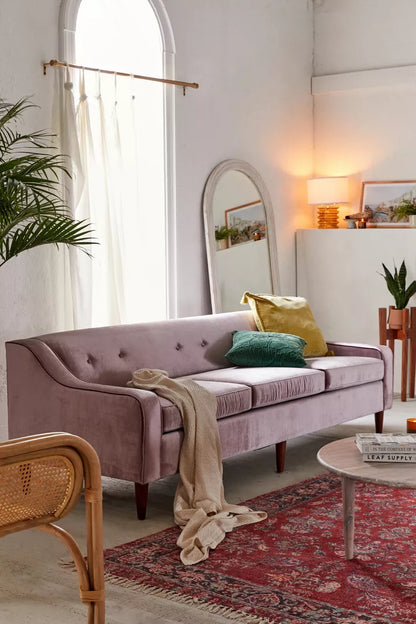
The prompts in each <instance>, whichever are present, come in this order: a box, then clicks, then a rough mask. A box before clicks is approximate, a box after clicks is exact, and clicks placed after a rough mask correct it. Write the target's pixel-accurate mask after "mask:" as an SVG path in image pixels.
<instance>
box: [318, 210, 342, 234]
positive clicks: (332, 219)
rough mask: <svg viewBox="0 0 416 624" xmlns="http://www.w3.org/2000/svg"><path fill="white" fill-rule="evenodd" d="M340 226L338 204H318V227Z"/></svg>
mask: <svg viewBox="0 0 416 624" xmlns="http://www.w3.org/2000/svg"><path fill="white" fill-rule="evenodd" d="M337 227H338V206H318V228H319V229H320V230H329V229H333V228H337Z"/></svg>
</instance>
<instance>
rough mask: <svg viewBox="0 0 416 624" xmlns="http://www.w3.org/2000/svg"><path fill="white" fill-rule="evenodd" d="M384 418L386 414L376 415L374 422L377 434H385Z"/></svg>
mask: <svg viewBox="0 0 416 624" xmlns="http://www.w3.org/2000/svg"><path fill="white" fill-rule="evenodd" d="M383 418H384V412H376V413H375V414H374V420H375V423H376V433H383Z"/></svg>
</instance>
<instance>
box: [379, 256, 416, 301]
mask: <svg viewBox="0 0 416 624" xmlns="http://www.w3.org/2000/svg"><path fill="white" fill-rule="evenodd" d="M382 265H383V269H384V275H383V274H382V273H380V275H382V277H384V279H385V280H386V283H387V288H388V290H389V292H390V293H391V294H392V295H393V297H394V301H395V303H396V308H397V310H403V309H404V308H405V307H406V306H407V304H408V303H409V299H410V297H412V296H413V295H414V294H415V293H416V281H415V280H413V282H412V283H411V284H410V285H409V286H408V287H407V288H406V277H407V269H406V264H405V262H404V260H403V262H402V264H401V266H400V269H399V270H397V267H396V265H394V273H391V271H389V269H388V268H387V267H386V265H385V264H383V263H382Z"/></svg>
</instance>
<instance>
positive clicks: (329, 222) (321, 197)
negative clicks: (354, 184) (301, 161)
mask: <svg viewBox="0 0 416 624" xmlns="http://www.w3.org/2000/svg"><path fill="white" fill-rule="evenodd" d="M348 200H349V198H348V178H339V177H336V178H312V179H311V180H308V204H310V205H312V206H318V228H320V229H330V228H337V227H338V206H339V204H346V203H348Z"/></svg>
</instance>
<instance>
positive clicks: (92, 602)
mask: <svg viewBox="0 0 416 624" xmlns="http://www.w3.org/2000/svg"><path fill="white" fill-rule="evenodd" d="M83 486H84V487H83ZM82 490H84V496H85V517H86V542H87V557H86V560H84V557H83V555H82V553H81V551H80V549H79V547H78V545H77V543H76V541H75V540H74V538H73V537H72V536H71V535H70V534H69V533H68V532H67V531H65V530H64V529H62V528H61V527H58V526H56V525H55V524H52V523H53V522H55V521H57V520H60V519H61V518H63V517H64V516H66V515H67V514H68V513H69V512H70V511H71V510H72V509H73V507H74V505H75V504H76V503H77V502H78V500H79V498H80V496H81V493H82ZM32 528H36V529H39V530H41V531H45V532H46V533H50V534H52V535H54V536H55V537H57V538H58V539H60V540H61V541H62V542H63V543H64V544H65V546H66V547H67V548H68V550H69V551H70V553H71V555H72V558H73V560H74V564H75V567H76V570H77V573H78V579H79V586H80V597H81V600H82V602H84V603H86V604H88V617H87V622H88V624H104V617H105V612H104V610H105V606H104V605H105V600H104V599H105V595H104V562H103V537H102V489H101V470H100V463H99V460H98V457H97V454H96V452H95V451H94V449H93V448H92V446H90V444H88V442H86V441H85V440H83V439H82V438H79V437H78V436H74V435H72V434H69V433H45V434H41V435H35V436H29V437H26V438H17V439H15V440H9V441H7V442H2V443H0V537H3V536H5V535H8V534H10V533H15V532H17V531H24V530H25V529H32Z"/></svg>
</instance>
